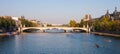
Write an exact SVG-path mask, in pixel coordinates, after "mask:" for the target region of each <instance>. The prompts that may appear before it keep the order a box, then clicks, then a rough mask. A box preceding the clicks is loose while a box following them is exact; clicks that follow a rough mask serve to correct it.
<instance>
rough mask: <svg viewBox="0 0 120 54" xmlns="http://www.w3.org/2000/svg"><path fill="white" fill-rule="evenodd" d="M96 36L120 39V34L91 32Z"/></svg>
mask: <svg viewBox="0 0 120 54" xmlns="http://www.w3.org/2000/svg"><path fill="white" fill-rule="evenodd" d="M91 33H92V34H95V35H101V36H111V37H120V35H119V34H110V33H102V32H91Z"/></svg>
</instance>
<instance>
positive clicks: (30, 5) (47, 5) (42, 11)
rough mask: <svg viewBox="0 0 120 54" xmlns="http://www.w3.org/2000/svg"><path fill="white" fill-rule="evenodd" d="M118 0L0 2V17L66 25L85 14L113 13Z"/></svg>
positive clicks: (6, 0)
mask: <svg viewBox="0 0 120 54" xmlns="http://www.w3.org/2000/svg"><path fill="white" fill-rule="evenodd" d="M119 3H120V0H84V1H83V0H1V1H0V16H14V17H20V16H22V15H23V16H25V17H26V18H28V19H29V18H30V19H34V18H35V19H37V20H41V21H42V22H44V23H53V24H67V23H69V20H72V19H75V20H76V21H77V22H79V21H80V20H81V19H82V18H83V17H84V15H85V14H91V15H92V17H93V18H96V17H100V16H101V15H104V14H105V13H106V11H107V10H109V11H110V13H113V11H114V8H115V7H117V9H118V11H120V4H119Z"/></svg>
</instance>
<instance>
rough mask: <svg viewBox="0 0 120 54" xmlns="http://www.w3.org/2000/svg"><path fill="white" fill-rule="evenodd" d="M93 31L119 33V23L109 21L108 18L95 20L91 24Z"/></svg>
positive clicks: (117, 21)
mask: <svg viewBox="0 0 120 54" xmlns="http://www.w3.org/2000/svg"><path fill="white" fill-rule="evenodd" d="M93 27H94V30H95V31H99V32H113V33H114V32H115V33H116V32H117V33H120V21H119V20H110V18H109V17H108V16H105V17H103V18H102V19H101V20H96V21H95V22H94V23H93Z"/></svg>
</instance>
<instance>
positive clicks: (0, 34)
mask: <svg viewBox="0 0 120 54" xmlns="http://www.w3.org/2000/svg"><path fill="white" fill-rule="evenodd" d="M16 34H18V32H11V33H10V32H7V33H0V37H4V36H14V35H16Z"/></svg>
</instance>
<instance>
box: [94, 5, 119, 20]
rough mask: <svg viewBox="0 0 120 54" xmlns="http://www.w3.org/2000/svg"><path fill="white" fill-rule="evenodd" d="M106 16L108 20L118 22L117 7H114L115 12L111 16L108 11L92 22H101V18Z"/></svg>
mask: <svg viewBox="0 0 120 54" xmlns="http://www.w3.org/2000/svg"><path fill="white" fill-rule="evenodd" d="M106 16H107V17H109V20H120V12H118V10H117V7H115V10H114V12H113V13H112V14H110V13H109V10H107V12H106V14H105V15H102V16H101V17H99V18H95V19H92V20H101V19H102V18H104V17H106Z"/></svg>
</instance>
